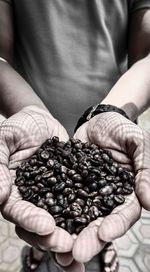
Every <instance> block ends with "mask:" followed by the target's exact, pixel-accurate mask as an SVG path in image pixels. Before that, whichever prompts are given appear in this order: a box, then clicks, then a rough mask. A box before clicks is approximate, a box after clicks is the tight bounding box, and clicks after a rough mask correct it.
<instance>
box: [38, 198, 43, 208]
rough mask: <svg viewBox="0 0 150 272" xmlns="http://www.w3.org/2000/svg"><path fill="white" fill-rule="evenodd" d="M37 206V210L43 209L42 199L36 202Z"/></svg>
mask: <svg viewBox="0 0 150 272" xmlns="http://www.w3.org/2000/svg"><path fill="white" fill-rule="evenodd" d="M37 206H38V207H39V208H43V207H44V202H43V200H42V199H40V200H39V201H38V203H37Z"/></svg>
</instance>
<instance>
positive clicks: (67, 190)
mask: <svg viewBox="0 0 150 272" xmlns="http://www.w3.org/2000/svg"><path fill="white" fill-rule="evenodd" d="M72 192H73V191H72V189H71V188H69V187H66V188H65V189H64V190H63V195H64V196H67V195H70V194H71V193H72Z"/></svg>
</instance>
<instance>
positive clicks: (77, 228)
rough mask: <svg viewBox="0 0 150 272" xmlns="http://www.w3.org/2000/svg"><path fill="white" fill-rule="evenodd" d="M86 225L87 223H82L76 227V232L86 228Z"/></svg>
mask: <svg viewBox="0 0 150 272" xmlns="http://www.w3.org/2000/svg"><path fill="white" fill-rule="evenodd" d="M85 227H86V225H81V226H78V227H76V228H75V233H76V234H79V233H80V232H81V231H82V230H83V229H84V228H85Z"/></svg>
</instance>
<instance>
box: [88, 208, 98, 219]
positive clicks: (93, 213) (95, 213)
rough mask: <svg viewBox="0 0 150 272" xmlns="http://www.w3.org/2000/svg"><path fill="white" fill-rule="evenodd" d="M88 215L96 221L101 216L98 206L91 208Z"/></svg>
mask: <svg viewBox="0 0 150 272" xmlns="http://www.w3.org/2000/svg"><path fill="white" fill-rule="evenodd" d="M88 214H89V216H90V218H91V219H92V220H95V219H97V217H98V216H99V210H98V208H97V207H96V206H92V207H90V208H89V212H88Z"/></svg>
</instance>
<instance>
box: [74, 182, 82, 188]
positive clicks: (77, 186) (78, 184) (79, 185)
mask: <svg viewBox="0 0 150 272" xmlns="http://www.w3.org/2000/svg"><path fill="white" fill-rule="evenodd" d="M74 188H75V189H82V188H83V184H82V183H75V184H74Z"/></svg>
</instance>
